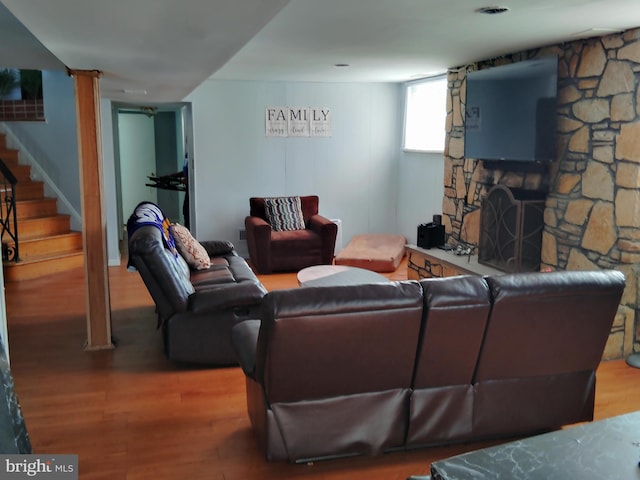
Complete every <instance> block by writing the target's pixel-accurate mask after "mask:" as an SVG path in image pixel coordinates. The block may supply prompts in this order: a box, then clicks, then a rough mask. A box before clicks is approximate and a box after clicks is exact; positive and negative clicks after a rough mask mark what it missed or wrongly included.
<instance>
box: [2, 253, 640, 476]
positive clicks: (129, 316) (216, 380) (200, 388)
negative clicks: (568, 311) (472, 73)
mask: <svg viewBox="0 0 640 480" xmlns="http://www.w3.org/2000/svg"><path fill="white" fill-rule="evenodd" d="M109 274H110V288H111V305H112V321H113V334H114V337H115V340H116V341H117V344H118V346H117V348H116V349H114V350H110V351H102V352H86V351H84V350H83V343H84V341H85V339H86V319H85V308H86V307H85V298H84V281H83V278H82V275H83V272H82V270H81V269H80V270H75V271H72V272H67V273H62V274H56V275H54V276H51V277H48V278H46V279H36V280H29V281H23V282H20V283H12V284H7V285H6V299H7V316H8V324H9V343H10V356H11V366H12V370H13V374H14V377H15V384H16V391H17V393H18V395H19V397H20V402H21V405H22V409H23V413H24V416H25V421H26V423H27V428H28V430H29V433H30V437H31V442H32V445H33V449H34V452H35V453H46V454H63V453H74V454H78V455H79V470H80V478H81V479H92V480H93V479H109V480H118V479H127V480H138V479H154V480H163V479H183V478H185V479H186V478H189V479H196V480H197V479H214V480H241V479H242V480H246V479H252V480H253V479H257V480H260V479H282V478H284V479H294V478H301V479H318V480H329V479H331V480H339V479H347V478H348V479H356V480H359V479H363V480H364V479H368V480H370V479H398V480H400V479H405V478H406V477H408V476H409V475H414V474H426V473H427V472H428V471H429V466H430V463H431V462H432V461H435V460H437V459H441V458H445V457H448V456H451V455H454V454H458V453H462V452H464V451H468V450H473V449H477V448H480V447H483V446H488V445H490V443H474V444H467V445H456V446H448V447H438V448H429V449H422V450H418V451H413V452H406V453H405V452H398V453H393V454H388V455H383V456H379V457H363V458H355V459H346V460H334V461H326V462H316V463H314V464H313V465H290V464H286V463H267V462H266V461H265V460H264V459H263V457H262V455H261V453H260V452H259V450H258V448H257V447H256V444H255V442H254V439H253V436H252V432H251V430H250V424H249V419H248V417H247V413H246V406H245V394H244V376H243V374H242V372H241V370H240V369H239V368H237V367H232V368H216V369H212V368H202V367H195V368H194V367H193V366H188V365H175V364H172V363H171V362H169V361H168V360H166V359H165V357H164V356H163V354H162V343H161V338H160V332H158V331H157V330H156V329H155V325H156V320H155V314H154V307H153V302H152V300H151V297H150V296H149V294H148V293H147V290H146V289H145V287H144V285H143V284H142V281H141V280H140V277H139V275H138V274H137V273H131V272H127V271H126V270H125V268H124V266H121V267H111V268H110V270H109ZM389 277H390V278H392V279H403V278H406V262H405V263H403V265H402V266H401V267H400V268H399V269H398V271H396V272H395V273H394V274H391V275H389ZM261 280H262V281H263V283H264V284H265V286H266V287H267V288H268V289H270V290H274V289H279V288H289V287H295V286H296V279H295V275H293V274H278V275H268V276H262V277H261ZM638 409H640V370H638V369H633V368H631V367H628V366H627V365H626V364H625V363H624V361H621V360H620V361H610V362H606V363H603V364H602V365H601V367H600V369H599V371H598V390H597V395H596V411H595V415H596V418H598V419H600V418H606V417H609V416H613V415H618V414H622V413H626V412H630V411H634V410H638Z"/></svg>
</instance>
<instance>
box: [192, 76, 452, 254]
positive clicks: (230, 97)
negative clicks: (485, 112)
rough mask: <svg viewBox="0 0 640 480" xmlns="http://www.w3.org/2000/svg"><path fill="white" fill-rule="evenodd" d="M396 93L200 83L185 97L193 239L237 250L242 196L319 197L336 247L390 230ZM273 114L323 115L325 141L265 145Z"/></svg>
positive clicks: (394, 199) (375, 87) (395, 88)
mask: <svg viewBox="0 0 640 480" xmlns="http://www.w3.org/2000/svg"><path fill="white" fill-rule="evenodd" d="M400 89H401V87H400V86H399V85H395V84H335V83H277V82H274V83H262V82H237V81H236V82H224V81H207V82H205V83H204V84H203V85H201V86H200V87H199V88H197V89H196V90H195V91H194V92H193V93H192V94H191V95H190V96H189V97H187V98H186V99H185V100H186V101H190V102H192V106H193V123H194V159H193V161H194V167H193V182H194V190H195V198H194V200H193V202H194V207H195V209H196V211H197V215H196V224H195V226H194V227H195V228H194V231H195V234H196V236H197V237H198V238H200V239H207V238H217V239H228V240H231V241H232V242H234V243H235V244H238V229H239V228H242V227H243V225H244V218H245V216H246V215H247V214H248V211H249V197H251V196H266V195H305V194H317V195H319V196H320V213H321V214H323V215H325V216H326V217H329V218H340V219H342V220H343V228H344V230H343V238H344V243H346V242H348V241H349V239H350V238H351V237H352V236H353V235H356V234H360V233H373V232H389V233H394V232H397V231H398V224H397V215H398V198H399V196H398V181H399V166H398V160H399V158H398V157H399V149H398V145H399V131H400V128H399V125H400V124H399V118H398V110H399V108H398V107H399V105H398V101H399V96H400V95H399V92H400ZM272 106H277V107H286V106H289V107H306V106H309V107H324V108H330V109H331V120H332V125H331V127H332V136H331V137H330V138H317V137H303V138H274V137H266V136H265V108H266V107H272ZM441 178H442V177H441ZM241 253H243V252H241Z"/></svg>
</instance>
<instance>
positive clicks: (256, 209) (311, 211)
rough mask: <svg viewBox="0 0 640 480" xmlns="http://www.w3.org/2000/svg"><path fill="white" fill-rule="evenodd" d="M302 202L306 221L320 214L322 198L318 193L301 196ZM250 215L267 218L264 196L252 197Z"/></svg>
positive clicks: (303, 215)
mask: <svg viewBox="0 0 640 480" xmlns="http://www.w3.org/2000/svg"><path fill="white" fill-rule="evenodd" d="M300 203H301V204H302V217H303V218H304V221H305V223H308V222H309V219H310V218H311V217H312V216H314V215H317V214H318V208H319V203H320V199H319V197H318V196H317V195H306V196H301V197H300ZM249 215H250V216H252V217H260V218H262V219H263V220H267V213H266V211H265V209H264V197H251V198H250V199H249Z"/></svg>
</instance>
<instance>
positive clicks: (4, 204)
mask: <svg viewBox="0 0 640 480" xmlns="http://www.w3.org/2000/svg"><path fill="white" fill-rule="evenodd" d="M17 183H18V179H17V178H16V177H15V175H14V174H13V173H11V170H9V167H7V165H6V164H5V163H4V161H3V160H2V159H1V158H0V195H1V197H0V198H1V200H2V201H0V223H1V224H2V234H1V235H0V239H1V240H2V260H3V261H9V262H18V261H20V254H19V249H18V218H17V215H16V184H17ZM5 235H7V236H8V237H9V238H10V239H11V240H13V243H11V242H5Z"/></svg>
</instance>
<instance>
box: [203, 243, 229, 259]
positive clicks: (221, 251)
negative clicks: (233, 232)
mask: <svg viewBox="0 0 640 480" xmlns="http://www.w3.org/2000/svg"><path fill="white" fill-rule="evenodd" d="M200 243H201V244H202V246H203V247H204V249H205V250H206V251H207V253H208V254H209V256H210V257H218V256H220V255H229V254H232V253H235V247H234V245H233V243H231V242H229V241H228V240H205V241H204V242H200Z"/></svg>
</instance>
